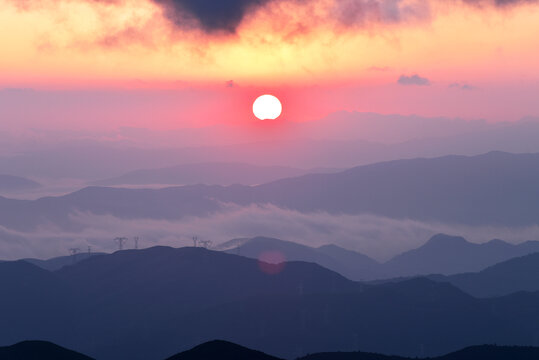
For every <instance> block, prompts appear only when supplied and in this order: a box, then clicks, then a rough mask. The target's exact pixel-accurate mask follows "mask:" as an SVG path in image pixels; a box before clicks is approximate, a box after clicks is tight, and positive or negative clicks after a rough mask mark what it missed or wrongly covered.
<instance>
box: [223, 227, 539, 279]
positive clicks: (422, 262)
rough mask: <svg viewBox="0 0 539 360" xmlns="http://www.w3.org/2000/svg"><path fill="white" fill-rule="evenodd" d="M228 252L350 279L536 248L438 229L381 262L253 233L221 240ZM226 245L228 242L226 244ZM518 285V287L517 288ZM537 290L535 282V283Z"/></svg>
mask: <svg viewBox="0 0 539 360" xmlns="http://www.w3.org/2000/svg"><path fill="white" fill-rule="evenodd" d="M221 246H224V247H226V248H229V249H228V250H227V252H228V253H230V254H238V255H242V256H247V257H250V258H254V259H259V258H260V257H261V255H263V254H269V255H270V256H269V257H270V258H271V256H274V257H276V259H277V260H279V258H280V257H279V255H276V254H275V252H277V253H278V254H280V255H281V256H282V258H280V259H281V260H297V261H306V262H313V263H316V264H319V265H321V266H323V267H325V268H327V269H330V270H333V271H336V272H338V273H340V274H341V275H344V276H345V277H347V278H349V279H351V280H374V279H384V278H386V279H387V278H396V277H408V276H414V275H429V274H443V275H452V274H460V273H465V272H476V271H480V270H483V269H485V268H487V267H489V266H492V265H494V264H497V263H499V262H502V261H505V260H508V259H511V258H514V257H519V256H522V255H526V254H530V253H534V252H539V241H528V242H525V243H522V244H518V245H513V244H509V243H506V242H504V241H502V240H492V241H489V242H487V243H484V244H474V243H470V242H468V241H466V240H465V239H464V238H462V237H458V236H449V235H444V234H438V235H435V236H433V237H432V238H431V239H430V240H429V241H428V242H427V243H426V244H425V245H423V246H421V247H419V248H417V249H414V250H410V251H407V252H405V253H403V254H401V255H397V256H396V257H394V258H393V259H391V260H389V261H388V262H386V263H378V262H376V261H375V260H373V259H371V258H369V257H368V256H365V255H363V254H360V253H358V252H355V251H350V250H346V249H343V248H341V247H339V246H336V245H325V246H321V247H319V248H312V247H309V246H305V245H300V244H297V243H293V242H289V241H283V240H279V239H272V238H265V237H256V238H252V239H234V240H231V243H230V244H228V242H227V243H225V244H222V245H221ZM227 246H228V247H227ZM517 290H518V289H517ZM537 290H539V288H538V289H537Z"/></svg>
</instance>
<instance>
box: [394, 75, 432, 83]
mask: <svg viewBox="0 0 539 360" xmlns="http://www.w3.org/2000/svg"><path fill="white" fill-rule="evenodd" d="M397 83H399V84H400V85H417V86H428V85H430V80H429V79H427V78H424V77H421V76H419V75H417V74H414V75H411V76H407V75H401V77H400V78H399V80H398V81H397Z"/></svg>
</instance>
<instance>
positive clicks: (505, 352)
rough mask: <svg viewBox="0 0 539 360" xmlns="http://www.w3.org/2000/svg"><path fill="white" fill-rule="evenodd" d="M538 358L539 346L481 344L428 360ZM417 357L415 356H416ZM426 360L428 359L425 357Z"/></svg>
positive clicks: (352, 358)
mask: <svg viewBox="0 0 539 360" xmlns="http://www.w3.org/2000/svg"><path fill="white" fill-rule="evenodd" d="M538 358H539V348H536V347H524V346H522V347H517V346H495V345H482V346H471V347H468V348H466V349H463V350H460V351H456V352H453V353H451V354H447V355H444V356H439V357H435V358H429V359H430V360H534V359H538ZM416 359H417V358H416ZM297 360H411V359H410V358H404V357H400V356H386V355H380V354H372V353H363V352H350V353H343V352H340V353H338V352H337V353H319V354H313V355H307V356H305V357H302V358H300V359H297ZM425 360H428V359H425Z"/></svg>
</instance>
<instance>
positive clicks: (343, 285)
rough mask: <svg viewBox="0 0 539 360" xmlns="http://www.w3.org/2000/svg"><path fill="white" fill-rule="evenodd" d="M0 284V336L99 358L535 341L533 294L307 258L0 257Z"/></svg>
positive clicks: (408, 351) (538, 308)
mask: <svg viewBox="0 0 539 360" xmlns="http://www.w3.org/2000/svg"><path fill="white" fill-rule="evenodd" d="M0 288H1V289H2V297H0V318H1V319H2V321H6V323H9V324H10V326H9V327H5V326H3V327H0V343H8V344H9V343H15V342H17V341H21V340H24V339H29V338H32V339H44V340H47V341H52V342H55V343H59V344H63V345H65V346H67V347H69V348H72V349H76V350H77V351H80V352H82V353H85V354H88V355H90V356H93V357H95V358H98V359H103V360H109V359H110V360H112V359H118V358H128V359H132V360H138V359H141V360H142V359H148V358H157V359H159V358H165V357H167V356H170V355H171V354H174V353H177V352H178V351H184V350H188V349H190V348H192V347H193V346H195V345H197V344H201V343H203V342H205V341H210V340H213V339H223V340H225V341H231V342H234V343H239V344H242V345H244V346H247V347H249V348H253V349H259V350H261V351H263V352H265V353H267V354H272V355H275V356H278V357H282V358H291V357H297V356H303V355H305V354H307V353H315V352H321V351H355V350H357V349H361V350H363V351H367V352H375V353H389V354H400V355H403V356H418V355H425V356H432V355H441V354H444V353H449V352H451V351H455V350H457V349H460V348H463V347H466V346H470V345H473V344H484V343H497V344H510V345H513V344H514V345H534V344H536V342H537V341H538V340H539V336H537V335H539V328H538V326H537V324H539V293H517V294H512V295H510V296H507V297H502V298H494V299H476V298H473V297H472V296H470V295H468V294H466V293H464V292H463V291H461V290H459V289H457V288H455V287H454V286H452V285H451V284H448V283H442V282H434V281H431V280H428V279H424V278H418V279H411V280H407V281H401V282H387V283H384V284H380V285H363V284H360V283H356V282H353V281H350V280H347V279H346V278H344V277H342V276H340V275H339V274H337V273H335V272H332V271H329V270H327V269H324V268H322V267H320V266H318V265H316V264H312V263H306V262H287V263H284V264H278V265H270V264H267V263H260V262H259V261H257V260H254V259H249V258H246V257H242V256H236V255H231V254H226V253H222V252H214V251H209V250H205V249H202V248H181V249H172V248H165V247H156V248H150V249H145V250H127V251H120V252H116V253H114V254H110V255H101V256H93V257H91V258H89V259H86V260H85V261H81V262H79V263H76V264H74V265H72V266H66V267H63V268H62V269H60V270H58V271H55V272H48V271H46V270H43V269H40V268H38V267H36V266H34V265H32V264H29V263H27V262H24V261H21V262H7V263H1V264H0ZM36 300H38V301H36ZM441 324H442V325H441Z"/></svg>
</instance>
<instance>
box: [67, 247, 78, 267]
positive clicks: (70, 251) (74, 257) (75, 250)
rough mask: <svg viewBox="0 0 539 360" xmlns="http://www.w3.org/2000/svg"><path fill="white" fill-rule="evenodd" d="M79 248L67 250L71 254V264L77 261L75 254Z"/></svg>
mask: <svg viewBox="0 0 539 360" xmlns="http://www.w3.org/2000/svg"><path fill="white" fill-rule="evenodd" d="M79 251H80V249H79V248H71V249H69V253H70V254H71V263H72V264H74V263H75V261H76V260H77V254H78V253H79Z"/></svg>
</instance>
